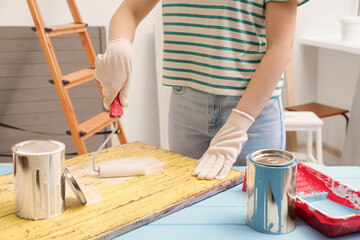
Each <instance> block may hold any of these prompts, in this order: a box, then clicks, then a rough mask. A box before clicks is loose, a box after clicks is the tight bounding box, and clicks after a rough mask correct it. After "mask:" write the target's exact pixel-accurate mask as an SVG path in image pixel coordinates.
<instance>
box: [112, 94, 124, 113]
mask: <svg viewBox="0 0 360 240" xmlns="http://www.w3.org/2000/svg"><path fill="white" fill-rule="evenodd" d="M122 115H124V111H123V108H122V106H121V103H120V100H119V96H116V98H115V99H114V101H113V102H112V103H111V105H110V113H109V117H111V118H115V117H121V116H122Z"/></svg>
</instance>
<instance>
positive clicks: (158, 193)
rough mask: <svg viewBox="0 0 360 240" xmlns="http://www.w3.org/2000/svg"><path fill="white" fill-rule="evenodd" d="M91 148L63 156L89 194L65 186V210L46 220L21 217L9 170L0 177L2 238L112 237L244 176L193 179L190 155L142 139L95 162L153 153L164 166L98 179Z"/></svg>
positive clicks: (106, 152) (106, 151)
mask: <svg viewBox="0 0 360 240" xmlns="http://www.w3.org/2000/svg"><path fill="white" fill-rule="evenodd" d="M92 156H93V153H89V154H85V155H82V156H79V157H75V158H71V159H68V160H66V166H67V167H68V168H69V169H70V171H71V172H72V174H73V175H74V176H75V178H76V180H77V181H78V183H79V185H80V187H81V188H82V189H83V192H84V194H85V196H86V198H87V200H88V204H87V205H85V206H82V205H80V204H79V203H78V202H77V200H76V198H75V197H74V196H73V195H71V194H70V192H68V190H67V196H66V203H67V206H68V207H67V209H66V211H65V212H64V213H63V214H62V215H60V216H58V217H55V218H52V219H47V220H38V221H31V220H24V219H21V218H18V217H17V216H16V215H15V214H14V207H15V202H14V187H13V175H12V174H9V175H5V176H1V177H0V196H1V197H0V235H1V238H2V239H39V238H45V239H47V238H49V239H50V238H51V239H64V238H66V239H96V238H99V237H115V236H118V235H121V234H123V233H125V232H127V231H130V230H132V229H135V228H137V227H140V226H142V225H145V224H147V223H149V222H151V221H154V220H156V219H159V218H161V217H163V216H166V215H168V214H170V213H172V212H175V211H177V210H180V209H182V208H184V207H186V206H189V205H191V204H193V203H195V202H198V201H200V200H202V199H204V198H206V197H209V196H211V195H214V194H216V193H218V192H221V191H224V190H226V189H228V188H230V187H232V186H235V185H237V184H239V183H241V182H242V181H243V177H244V174H243V173H242V172H238V171H235V170H231V172H230V174H229V176H228V177H227V178H226V179H225V180H222V181H219V180H201V181H200V180H197V179H196V178H195V177H193V176H192V175H191V173H192V171H193V170H194V168H195V160H194V159H191V158H188V157H185V156H183V155H180V154H176V153H173V152H170V151H166V150H163V149H159V148H156V147H153V146H150V145H147V144H144V143H140V142H133V143H128V144H125V145H121V146H117V147H112V148H108V149H104V150H103V151H102V152H101V153H100V154H99V156H98V158H97V160H98V162H102V161H106V160H109V159H115V158H129V157H149V156H150V157H153V158H155V159H157V160H159V161H161V162H162V163H163V167H162V168H161V169H159V170H158V171H156V172H153V173H152V174H149V175H146V176H139V177H134V178H129V179H127V180H126V181H125V180H123V181H122V182H121V181H120V180H119V179H99V178H97V176H96V175H95V174H94V173H93V172H91V170H90V169H91V166H92V165H91V162H92Z"/></svg>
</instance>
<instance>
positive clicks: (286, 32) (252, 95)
mask: <svg viewBox="0 0 360 240" xmlns="http://www.w3.org/2000/svg"><path fill="white" fill-rule="evenodd" d="M265 11H266V13H265V17H266V18H265V24H266V41H267V50H266V54H265V55H264V57H263V59H262V60H261V62H260V64H259V65H258V67H257V69H256V71H255V73H254V75H253V76H252V78H251V81H250V83H249V85H248V86H247V88H246V90H245V93H244V95H243V96H242V98H241V100H240V101H239V103H238V104H237V106H236V109H238V110H240V111H243V112H245V113H247V114H249V115H251V116H252V117H254V118H256V117H257V116H258V115H259V114H260V112H261V111H262V109H263V107H264V106H265V105H266V103H267V101H269V99H270V97H271V94H272V93H273V91H274V90H275V87H276V85H277V84H278V82H279V79H280V78H281V75H282V73H283V72H284V70H285V68H286V65H287V63H288V61H289V59H290V58H291V54H292V47H293V42H294V35H295V25H296V11H297V1H296V0H293V1H287V2H270V3H267V4H266V10H265Z"/></svg>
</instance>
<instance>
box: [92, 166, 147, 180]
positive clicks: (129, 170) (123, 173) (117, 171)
mask: <svg viewBox="0 0 360 240" xmlns="http://www.w3.org/2000/svg"><path fill="white" fill-rule="evenodd" d="M145 174H146V168H145V164H122V165H111V164H109V165H99V177H101V178H110V177H133V176H139V175H145Z"/></svg>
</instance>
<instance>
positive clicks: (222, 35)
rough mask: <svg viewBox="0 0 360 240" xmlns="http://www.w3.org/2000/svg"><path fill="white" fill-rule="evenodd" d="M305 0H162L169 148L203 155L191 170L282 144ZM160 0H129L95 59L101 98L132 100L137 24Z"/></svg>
mask: <svg viewBox="0 0 360 240" xmlns="http://www.w3.org/2000/svg"><path fill="white" fill-rule="evenodd" d="M306 1H307V0H282V1H281V0H222V1H219V0H204V1H190V0H177V1H175V0H163V1H162V4H163V24H164V64H163V66H164V67H163V84H164V85H167V86H171V87H173V92H172V96H171V100H170V116H169V143H170V150H172V151H174V152H178V153H180V154H184V155H186V156H189V157H192V158H196V159H199V161H198V165H197V167H196V168H195V170H194V172H193V175H194V176H197V177H198V178H199V179H213V178H216V179H224V178H225V177H226V176H227V174H228V173H229V171H230V169H231V167H232V166H233V164H236V165H241V164H245V162H246V155H247V154H248V153H251V152H253V151H256V150H259V149H265V148H276V149H284V146H285V133H284V124H283V120H282V107H281V104H280V100H279V96H280V92H281V88H282V83H283V79H282V74H283V72H284V69H285V67H286V65H287V62H288V61H289V59H290V57H291V53H292V46H293V41H294V34H295V25H296V12H297V6H298V5H300V4H302V3H304V2H306ZM157 3H158V0H125V1H124V2H123V3H122V4H121V6H120V7H119V9H118V10H117V11H116V13H115V14H114V16H113V18H112V20H111V23H110V35H109V41H110V44H109V46H108V48H107V49H106V52H105V54H104V55H99V56H98V57H97V59H96V67H95V76H96V78H97V79H98V80H99V81H100V83H101V84H102V86H103V94H104V96H105V98H104V106H105V108H107V109H108V108H109V105H110V103H111V102H112V100H113V99H114V98H115V97H116V95H117V94H118V93H119V97H120V101H121V103H122V105H123V106H124V107H127V105H128V103H127V95H128V91H129V81H130V76H131V59H130V50H131V42H132V41H133V39H134V35H135V30H136V27H137V25H138V24H139V23H140V22H141V20H142V19H143V18H144V17H145V16H146V15H147V14H148V13H149V12H150V11H151V9H152V8H153V7H154V6H155V5H156V4H157Z"/></svg>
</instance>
